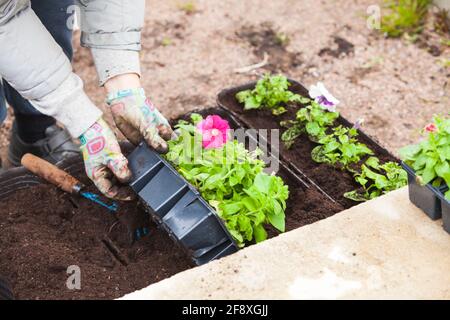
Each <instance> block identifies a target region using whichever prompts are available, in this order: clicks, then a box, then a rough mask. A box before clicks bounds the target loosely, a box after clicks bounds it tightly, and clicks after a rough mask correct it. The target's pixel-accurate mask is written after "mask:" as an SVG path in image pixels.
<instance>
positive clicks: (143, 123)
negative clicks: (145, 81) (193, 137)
mask: <svg viewBox="0 0 450 320" xmlns="http://www.w3.org/2000/svg"><path fill="white" fill-rule="evenodd" d="M107 103H108V105H109V106H110V107H111V113H112V115H113V117H114V121H115V123H116V125H117V127H118V128H119V130H120V131H121V132H122V133H123V135H124V136H125V137H127V138H128V140H129V141H130V142H131V143H133V144H135V145H137V144H139V142H140V141H142V139H144V140H145V141H146V142H147V144H148V145H149V146H151V147H152V148H153V149H155V150H156V151H158V152H160V153H165V152H167V150H168V147H167V143H166V141H165V140H170V139H171V138H172V137H173V135H174V133H173V131H172V128H171V127H170V125H169V122H168V121H167V120H166V119H165V118H164V117H163V116H162V115H161V113H160V112H159V111H158V109H156V108H155V107H154V106H153V104H152V103H151V102H150V100H149V99H147V97H146V96H145V93H144V89H142V88H138V89H130V90H120V91H118V92H115V93H111V94H109V95H108V99H107Z"/></svg>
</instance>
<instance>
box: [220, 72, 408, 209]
mask: <svg viewBox="0 0 450 320" xmlns="http://www.w3.org/2000/svg"><path fill="white" fill-rule="evenodd" d="M288 80H289V82H290V84H291V87H290V88H289V90H290V91H292V92H294V93H297V94H300V95H302V96H305V97H307V96H309V93H308V90H307V89H306V88H305V87H304V86H303V85H302V84H301V83H299V82H298V81H295V80H292V79H288ZM256 83H257V82H250V83H247V84H244V85H241V86H236V87H231V88H228V89H224V90H222V91H221V92H220V93H219V94H218V96H217V104H218V106H219V107H220V108H221V109H223V110H224V111H225V112H227V113H229V114H230V115H231V116H233V117H234V118H235V119H237V121H239V122H240V123H241V125H242V127H244V128H247V129H250V128H252V126H251V125H249V124H248V123H247V122H246V121H245V120H243V119H242V118H241V117H240V116H239V114H237V113H236V112H235V111H233V110H232V109H231V108H230V107H229V106H228V103H227V101H230V99H235V96H236V94H237V93H238V92H241V91H244V90H249V89H253V88H254V87H255V86H256ZM338 121H339V122H340V123H341V124H342V125H344V126H346V127H352V126H353V124H352V123H351V122H350V121H348V120H347V119H345V118H344V117H342V116H341V115H340V116H339V119H338ZM358 132H359V137H360V138H361V140H363V141H365V142H366V143H367V142H370V143H371V144H372V145H373V151H374V152H375V153H376V154H379V155H384V156H386V157H387V158H390V159H393V160H395V161H397V162H400V160H399V159H397V157H395V156H394V155H393V154H392V153H390V152H389V151H388V150H387V149H386V148H384V147H382V146H381V145H380V143H379V142H378V141H376V140H375V139H374V138H372V137H371V136H369V135H367V134H366V133H364V131H362V130H361V129H358ZM259 139H260V140H263V139H264V137H259ZM266 144H267V145H268V146H270V148H271V150H272V151H273V149H274V147H273V146H272V145H271V144H270V143H269V142H266ZM273 152H276V153H278V154H279V158H280V160H281V162H282V163H284V164H286V165H287V166H288V167H289V168H290V169H291V170H292V171H294V172H295V173H296V174H297V175H298V176H301V177H302V179H303V180H305V181H307V183H308V184H310V185H314V186H315V187H316V188H317V189H318V190H320V192H322V193H323V194H324V195H326V196H327V197H328V198H329V199H331V200H333V201H334V202H338V201H337V200H336V199H334V198H333V197H332V196H331V195H329V194H328V193H327V192H326V191H324V190H323V189H322V188H321V187H320V186H319V185H317V184H316V183H315V182H314V181H313V180H312V179H311V178H310V177H309V176H308V175H307V174H305V173H304V172H303V170H302V169H301V168H299V166H298V165H296V164H295V163H293V162H292V161H290V160H289V159H287V158H286V157H285V156H284V155H283V154H280V151H279V150H275V151H273Z"/></svg>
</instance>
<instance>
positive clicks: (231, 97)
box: [218, 83, 398, 208]
mask: <svg viewBox="0 0 450 320" xmlns="http://www.w3.org/2000/svg"><path fill="white" fill-rule="evenodd" d="M254 86H255V85H254V84H249V85H245V86H242V87H238V88H232V89H229V90H226V91H223V92H222V93H221V94H220V95H219V98H218V102H219V104H220V105H221V106H222V107H224V108H226V109H228V110H230V111H231V112H232V113H233V114H234V115H236V116H237V117H238V118H239V119H240V120H241V121H242V122H243V123H244V125H245V126H247V127H250V128H255V129H279V130H280V137H281V134H282V132H284V131H285V130H286V129H285V128H282V127H281V126H280V125H279V123H280V121H284V120H292V119H295V115H296V112H297V110H298V109H299V108H301V107H302V105H297V104H296V105H289V106H286V109H287V112H286V113H284V114H282V115H281V116H274V115H272V112H271V111H270V110H264V109H263V110H248V111H247V110H246V111H244V109H243V104H241V103H239V102H238V101H237V99H236V98H235V95H236V93H238V92H240V91H242V90H247V89H253V88H254ZM289 89H290V90H291V91H292V92H295V93H298V94H301V95H302V96H306V97H307V96H308V92H307V90H306V89H305V88H304V87H303V86H301V85H300V84H298V83H293V84H292V86H291V87H290V88H289ZM341 124H342V125H343V126H346V127H349V126H351V124H350V123H349V122H348V121H347V120H345V119H344V118H342V117H340V118H339V119H337V121H336V124H335V125H336V126H338V125H341ZM269 134H270V132H269ZM359 140H360V141H361V142H363V143H365V144H366V145H367V146H368V147H369V148H370V149H372V150H373V152H374V153H375V155H376V156H377V157H379V158H380V160H381V161H397V162H398V159H396V158H395V157H394V156H392V155H391V154H390V153H389V152H388V151H386V150H385V149H383V148H382V147H380V145H378V144H377V143H376V142H374V140H372V139H371V138H369V137H368V136H366V135H365V134H364V133H361V132H360V136H359ZM269 141H270V137H269ZM316 146H317V144H316V143H314V142H312V141H310V140H309V138H308V137H307V135H306V134H302V135H301V136H300V137H298V138H297V140H296V141H295V143H294V145H293V146H292V147H291V148H290V149H287V148H285V146H284V144H283V143H282V142H281V141H280V158H281V159H282V160H284V161H285V162H286V163H289V164H291V165H292V166H293V167H295V168H296V169H298V170H299V171H300V172H302V173H303V174H304V175H306V176H307V177H308V178H309V179H311V180H312V181H314V182H315V183H316V184H317V185H319V186H320V187H321V188H322V189H323V190H324V191H325V192H326V193H327V194H329V195H330V196H331V197H332V198H333V199H335V200H336V201H337V202H339V203H340V204H341V205H343V206H344V207H345V208H350V207H352V206H354V205H356V204H358V203H357V202H354V201H352V200H349V199H346V198H344V196H343V195H344V193H345V192H348V191H352V190H355V189H357V188H358V187H360V186H359V185H358V184H357V183H356V182H355V180H354V178H353V177H352V175H351V174H350V173H348V172H345V171H341V170H338V169H336V168H334V167H332V166H330V165H328V164H319V163H316V162H314V161H313V160H312V158H311V151H312V149H313V148H314V147H316Z"/></svg>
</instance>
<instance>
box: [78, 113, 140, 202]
mask: <svg viewBox="0 0 450 320" xmlns="http://www.w3.org/2000/svg"><path fill="white" fill-rule="evenodd" d="M80 141H81V147H80V150H81V152H82V154H83V160H84V166H85V169H86V174H87V176H88V177H89V179H91V180H92V181H93V182H94V184H95V186H96V187H97V188H98V189H99V190H100V192H102V193H103V194H104V195H105V196H107V197H109V198H115V199H117V200H131V198H132V196H131V194H130V192H129V189H128V188H126V187H121V188H119V187H118V186H117V185H115V183H114V180H115V179H114V176H115V177H116V178H117V179H118V180H119V181H120V182H122V183H126V182H128V181H129V180H130V179H131V177H132V173H131V171H130V170H129V169H128V160H127V158H125V156H124V155H123V154H122V152H121V150H120V146H119V143H118V142H117V139H116V136H115V135H114V132H113V131H112V130H111V129H110V128H109V126H108V124H107V123H106V122H105V121H104V120H103V119H101V118H100V119H99V120H98V121H97V122H95V123H94V124H93V125H92V126H91V127H90V128H89V129H88V130H87V131H86V132H85V133H84V134H82V135H81V136H80Z"/></svg>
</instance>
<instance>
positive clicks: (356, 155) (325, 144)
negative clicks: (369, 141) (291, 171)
mask: <svg viewBox="0 0 450 320" xmlns="http://www.w3.org/2000/svg"><path fill="white" fill-rule="evenodd" d="M357 137H358V130H356V129H355V128H351V129H349V128H345V127H343V126H338V127H335V128H333V133H332V134H330V135H325V136H323V137H322V138H320V139H319V140H318V141H317V142H318V143H319V144H320V145H319V146H317V147H315V148H314V149H313V150H312V152H311V157H312V159H313V160H314V161H315V162H318V163H328V164H330V165H333V166H335V167H338V168H342V169H347V170H349V171H353V169H352V168H351V167H350V165H352V164H357V163H358V162H359V161H361V159H362V158H363V157H364V156H367V155H373V152H372V150H370V149H369V148H368V147H367V146H366V145H365V144H363V143H361V142H359V141H358V139H357Z"/></svg>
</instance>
